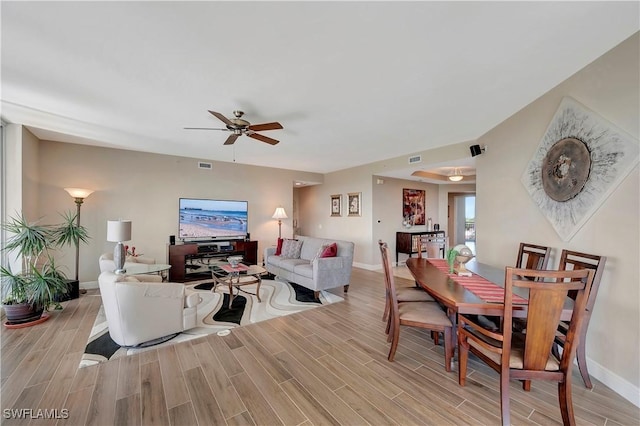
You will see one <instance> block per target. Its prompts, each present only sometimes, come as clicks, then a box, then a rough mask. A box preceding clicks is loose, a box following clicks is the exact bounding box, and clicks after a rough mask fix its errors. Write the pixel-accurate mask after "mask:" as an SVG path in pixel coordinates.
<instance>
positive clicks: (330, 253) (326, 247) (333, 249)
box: [311, 243, 338, 262]
mask: <svg viewBox="0 0 640 426" xmlns="http://www.w3.org/2000/svg"><path fill="white" fill-rule="evenodd" d="M337 254H338V245H337V244H336V243H331V244H328V243H327V244H323V245H322V246H320V248H319V249H318V252H317V253H316V255H315V256H313V258H311V262H313V261H314V260H316V259H318V258H321V257H336V255H337Z"/></svg>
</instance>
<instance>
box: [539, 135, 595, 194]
mask: <svg viewBox="0 0 640 426" xmlns="http://www.w3.org/2000/svg"><path fill="white" fill-rule="evenodd" d="M590 170H591V154H590V152H589V149H588V148H587V146H586V145H585V144H584V142H582V141H580V140H578V139H575V138H564V139H561V140H559V141H558V142H556V143H555V144H554V145H553V146H552V147H551V148H550V149H549V151H547V155H546V156H545V157H544V160H543V161H542V167H541V173H542V187H543V189H544V192H545V193H546V194H547V195H548V196H549V197H550V198H551V199H553V200H556V201H560V202H564V201H568V200H570V199H572V198H573V197H575V196H576V195H578V194H579V193H580V191H582V189H583V188H584V185H585V183H587V180H588V179H589V171H590Z"/></svg>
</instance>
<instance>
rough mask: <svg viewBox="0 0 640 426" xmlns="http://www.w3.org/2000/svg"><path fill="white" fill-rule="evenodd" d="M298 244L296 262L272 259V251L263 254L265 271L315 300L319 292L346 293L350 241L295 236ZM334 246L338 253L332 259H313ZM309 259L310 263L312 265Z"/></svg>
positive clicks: (348, 276)
mask: <svg viewBox="0 0 640 426" xmlns="http://www.w3.org/2000/svg"><path fill="white" fill-rule="evenodd" d="M295 239H296V240H298V241H302V249H301V251H300V258H299V259H290V258H284V257H282V256H276V255H275V252H276V248H275V247H267V248H266V249H265V250H264V264H265V268H266V269H267V271H269V272H270V273H272V274H273V275H276V276H278V277H281V278H284V279H285V280H288V281H291V282H294V283H296V284H299V285H301V286H303V287H306V288H308V289H310V290H313V291H314V293H315V295H316V297H318V293H319V292H320V290H327V289H330V288H336V287H340V286H344V292H345V293H346V292H347V291H348V290H349V281H350V280H351V267H352V265H353V248H354V244H353V243H352V242H350V241H340V240H331V239H325V238H313V237H305V236H297V237H296V238H295ZM331 243H336V245H337V247H338V253H337V255H336V257H325V258H316V259H314V258H315V257H316V254H317V253H318V250H320V247H322V246H323V245H326V244H331ZM312 259H314V260H313V261H312Z"/></svg>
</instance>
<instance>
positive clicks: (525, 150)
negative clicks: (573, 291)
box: [476, 34, 640, 404]
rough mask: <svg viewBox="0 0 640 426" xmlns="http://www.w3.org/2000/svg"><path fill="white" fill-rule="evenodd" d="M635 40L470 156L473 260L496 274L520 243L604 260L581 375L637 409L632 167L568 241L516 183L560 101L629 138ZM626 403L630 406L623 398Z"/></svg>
mask: <svg viewBox="0 0 640 426" xmlns="http://www.w3.org/2000/svg"><path fill="white" fill-rule="evenodd" d="M639 50H640V44H639V36H638V34H636V35H635V36H633V37H632V38H631V39H629V40H627V41H625V42H624V43H622V44H621V45H620V46H619V47H617V48H616V49H614V50H612V51H610V52H609V53H607V54H606V55H604V56H602V57H601V58H599V59H598V60H596V61H595V62H594V63H592V64H591V65H589V66H588V67H586V68H585V69H584V70H582V71H580V72H579V73H577V74H576V75H574V76H573V77H571V78H569V79H568V80H566V81H565V82H563V83H562V84H560V85H559V86H558V87H556V88H555V89H553V90H552V91H550V92H549V93H547V94H546V95H544V96H542V97H541V98H539V99H538V100H536V101H535V102H533V103H531V104H530V105H528V106H527V107H526V108H524V109H523V110H521V111H519V112H518V113H516V114H515V115H513V116H512V117H511V118H509V119H508V120H506V121H505V122H503V123H501V124H500V125H498V126H497V127H495V128H494V129H493V130H491V131H490V132H488V133H487V134H485V135H484V136H483V137H482V138H480V139H479V140H478V143H480V144H481V145H483V144H486V145H488V146H489V148H490V149H489V150H488V151H487V153H486V154H483V155H481V156H479V157H477V176H478V180H477V205H476V215H477V230H478V231H477V232H478V253H479V260H480V261H482V262H486V263H490V264H493V265H498V266H502V265H504V264H505V263H508V262H511V261H512V260H513V259H514V253H515V252H516V250H517V244H518V242H520V241H526V242H531V243H539V244H543V245H548V246H551V247H554V248H555V251H554V259H552V261H551V265H552V266H553V267H555V266H557V259H558V257H559V253H560V251H561V250H562V249H563V248H567V249H572V250H578V251H583V252H587V253H593V254H599V255H605V256H607V257H608V260H607V265H606V269H605V272H604V276H603V278H602V282H601V286H600V292H599V294H598V299H597V301H596V305H595V309H594V313H593V317H592V320H591V325H590V327H589V332H588V338H587V351H586V352H587V357H588V358H589V367H590V368H591V371H592V372H593V373H594V375H596V377H598V378H599V379H600V380H602V381H605V383H608V384H609V385H610V386H612V387H614V388H615V389H617V390H618V391H619V392H621V393H623V394H624V395H625V396H627V398H629V399H632V400H634V401H635V402H636V404H638V403H639V401H638V387H639V385H640V370H639V368H640V361H639V352H640V309H639V301H640V292H639V290H638V289H639V279H638V276H639V275H638V272H639V271H638V259H640V250H639V245H640V243H639V238H638V237H639V235H640V229H639V226H638V218H639V217H640V212H639V199H638V194H639V192H640V191H639V175H638V167H637V165H636V167H635V169H634V170H633V171H632V172H631V174H630V175H629V176H627V178H626V179H625V180H624V181H623V182H622V184H621V185H620V186H619V187H618V188H617V189H616V190H615V191H614V192H613V193H612V194H611V196H610V197H609V198H608V199H607V200H606V201H605V202H604V204H603V205H602V206H601V207H600V208H599V209H598V210H597V211H596V212H595V214H594V215H593V216H592V217H591V218H590V219H589V220H588V221H587V223H586V224H585V225H584V226H583V227H582V228H581V229H580V230H579V231H578V233H577V234H576V235H575V236H574V237H573V238H572V239H571V240H570V241H568V242H564V241H562V240H561V239H560V238H559V237H558V235H557V234H556V233H555V231H554V229H553V228H552V227H551V225H550V224H549V222H548V221H547V220H546V219H545V217H544V216H543V215H542V213H541V212H540V210H539V209H538V207H537V206H536V205H535V204H534V203H533V201H532V200H531V198H530V197H529V195H528V193H527V191H526V190H525V188H524V186H523V184H522V183H521V181H520V177H521V175H522V173H523V171H524V169H525V167H526V165H527V163H528V162H529V160H530V159H531V157H532V156H533V153H534V151H535V150H536V149H537V147H538V144H539V142H540V139H541V138H542V135H543V134H544V132H545V131H546V128H547V126H548V124H549V122H550V120H551V118H552V117H553V115H554V113H555V111H556V109H557V108H558V105H559V104H560V101H561V99H562V97H564V96H570V97H572V98H573V99H575V100H577V101H578V102H580V103H582V104H583V105H585V106H586V107H588V108H589V109H591V110H593V111H595V112H596V113H598V114H600V115H601V116H603V117H605V118H607V119H608V120H610V121H612V122H613V123H614V124H616V125H617V126H618V127H620V128H622V129H623V130H625V131H626V132H628V133H630V134H631V135H633V136H634V137H635V138H636V139H637V138H638V135H639V117H640V110H639V107H638V105H639V104H640V99H639V93H640V86H639V84H638V80H639V76H640V70H639V65H638V64H639V62H640V61H639V57H638V56H639V55H638V52H639ZM630 396H632V398H630Z"/></svg>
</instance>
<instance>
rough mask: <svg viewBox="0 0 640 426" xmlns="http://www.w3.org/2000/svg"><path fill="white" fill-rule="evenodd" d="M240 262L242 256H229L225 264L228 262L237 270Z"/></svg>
mask: <svg viewBox="0 0 640 426" xmlns="http://www.w3.org/2000/svg"><path fill="white" fill-rule="evenodd" d="M241 261H242V256H229V257H228V258H227V262H229V265H231V267H232V268H237V267H238V265H239V264H240V262H241Z"/></svg>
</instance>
